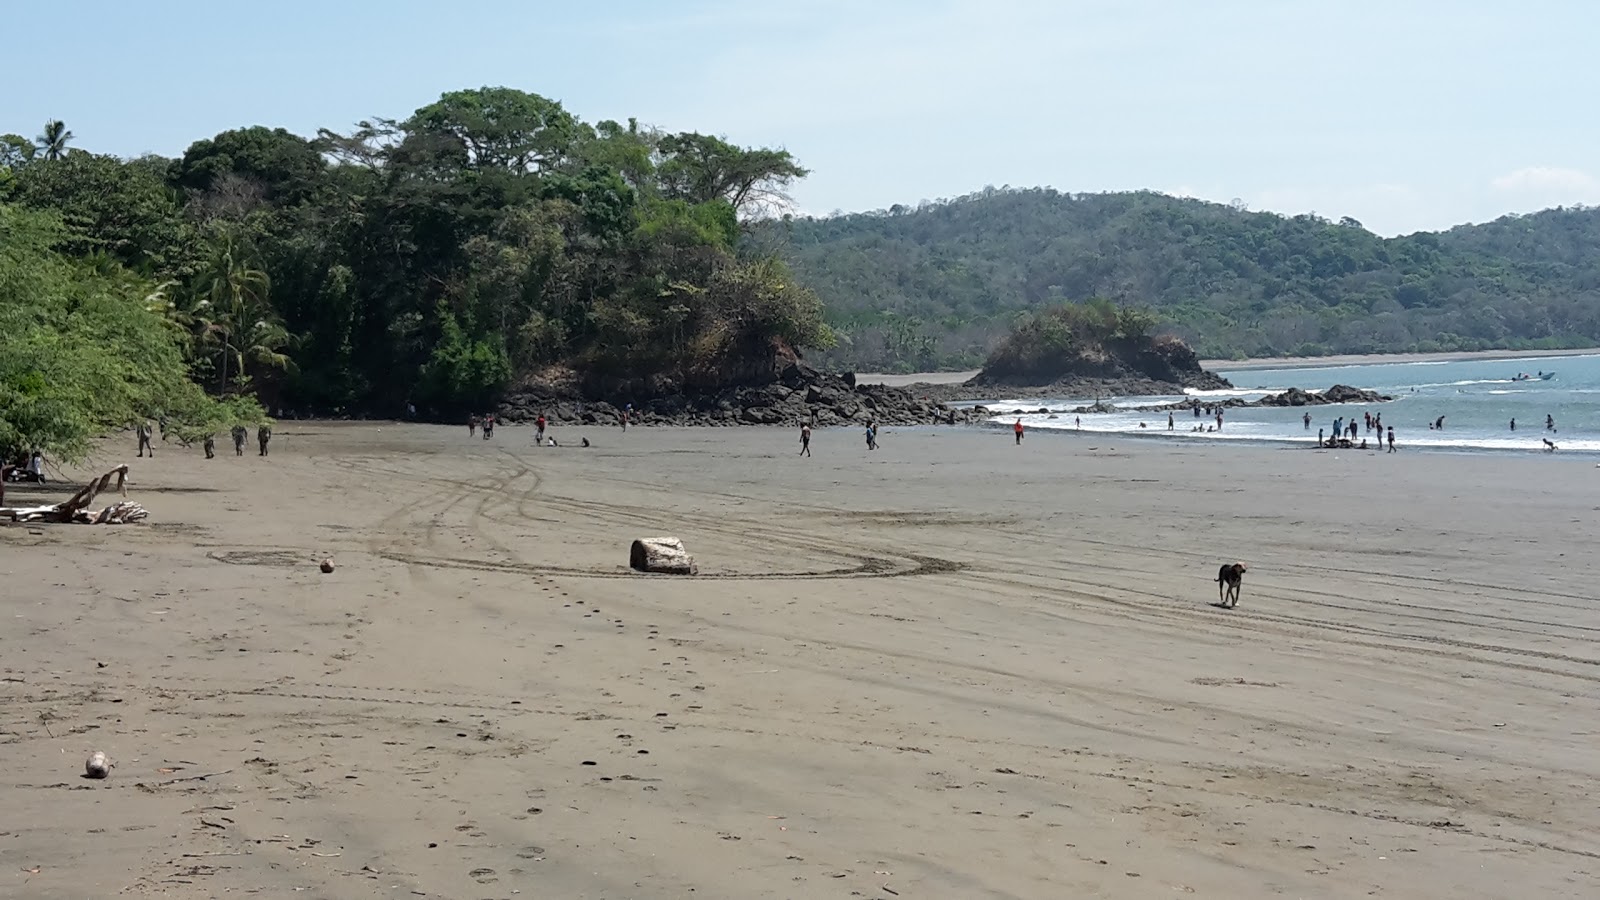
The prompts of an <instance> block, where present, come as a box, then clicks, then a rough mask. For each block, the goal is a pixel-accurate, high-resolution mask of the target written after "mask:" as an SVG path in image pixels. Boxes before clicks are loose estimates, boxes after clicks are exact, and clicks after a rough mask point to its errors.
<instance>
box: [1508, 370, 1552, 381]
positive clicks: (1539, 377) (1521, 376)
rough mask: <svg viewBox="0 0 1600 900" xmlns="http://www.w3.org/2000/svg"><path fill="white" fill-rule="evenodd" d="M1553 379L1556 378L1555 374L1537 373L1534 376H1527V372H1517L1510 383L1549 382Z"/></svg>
mask: <svg viewBox="0 0 1600 900" xmlns="http://www.w3.org/2000/svg"><path fill="white" fill-rule="evenodd" d="M1554 377H1556V373H1554V372H1539V373H1538V374H1536V375H1529V374H1528V373H1527V372H1518V373H1517V374H1516V376H1515V377H1513V378H1512V379H1511V380H1512V381H1549V380H1550V379H1552V378H1554Z"/></svg>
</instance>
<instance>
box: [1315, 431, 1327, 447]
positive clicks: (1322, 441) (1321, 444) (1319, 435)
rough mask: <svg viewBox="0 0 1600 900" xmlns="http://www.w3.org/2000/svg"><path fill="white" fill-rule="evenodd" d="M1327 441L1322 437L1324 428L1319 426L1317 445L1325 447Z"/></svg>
mask: <svg viewBox="0 0 1600 900" xmlns="http://www.w3.org/2000/svg"><path fill="white" fill-rule="evenodd" d="M1327 443H1328V442H1327V441H1325V440H1323V438H1322V429H1321V428H1318V429H1317V446H1318V447H1324V446H1327Z"/></svg>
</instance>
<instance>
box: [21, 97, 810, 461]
mask: <svg viewBox="0 0 1600 900" xmlns="http://www.w3.org/2000/svg"><path fill="white" fill-rule="evenodd" d="M5 124H6V123H0V127H3V126H4V125H5ZM196 137H197V138H199V139H198V140H196V141H195V142H194V143H193V144H191V145H190V146H189V148H188V149H187V150H186V151H185V152H184V154H183V155H182V157H180V158H175V159H167V158H161V157H156V156H147V157H142V158H139V159H132V160H127V159H119V158H117V157H115V156H109V155H104V154H97V153H94V152H92V150H93V148H85V147H79V146H77V144H76V139H75V138H74V136H73V133H72V131H71V130H70V129H68V128H67V127H66V124H65V123H64V122H61V121H51V122H48V123H46V124H45V127H44V129H43V131H42V132H41V133H40V134H39V136H38V137H37V138H34V139H31V140H30V139H28V138H26V137H24V136H22V135H20V134H0V214H4V217H3V218H0V222H11V221H13V220H14V221H16V222H17V223H19V224H18V225H17V226H16V227H17V228H18V229H23V228H25V229H27V233H29V234H34V235H38V236H39V237H38V238H37V239H36V240H35V241H33V242H32V243H30V244H29V245H28V246H27V248H26V249H27V250H28V252H29V253H30V254H31V255H30V256H29V258H28V259H27V260H25V262H27V264H28V265H29V266H30V267H32V268H33V269H37V270H39V271H47V270H49V271H54V270H55V268H62V267H65V268H68V269H72V268H74V267H81V268H87V269H93V270H94V272H96V273H102V274H103V273H105V272H107V271H111V270H113V269H114V270H115V274H116V276H117V278H118V279H120V280H119V281H118V285H119V286H120V287H119V289H118V291H117V292H116V298H117V299H119V300H120V301H121V303H122V305H123V306H128V307H130V308H129V309H119V314H120V313H127V314H128V315H130V316H133V315H134V312H133V311H131V307H132V306H139V307H140V309H141V310H143V312H144V313H146V314H147V317H151V316H153V317H158V318H159V319H160V320H161V322H162V323H164V327H166V328H167V329H168V331H169V332H170V333H171V334H172V335H173V336H174V339H176V340H180V342H181V344H182V351H183V352H182V354H181V355H177V356H174V357H172V360H173V361H175V364H177V365H180V366H182V367H183V368H184V369H186V370H187V373H188V374H189V376H190V377H191V378H192V379H193V380H194V381H196V382H197V383H199V384H201V385H204V386H205V387H206V389H207V390H208V391H210V392H211V393H212V394H214V395H216V396H221V397H239V396H248V395H251V394H258V395H259V396H261V398H262V399H263V400H264V401H266V402H267V405H269V406H270V407H273V408H283V407H289V408H292V409H296V410H301V411H314V412H322V413H338V412H350V413H361V412H378V413H386V414H393V413H396V412H401V411H404V410H406V409H407V406H408V405H411V404H414V405H415V406H416V407H417V409H418V410H419V412H420V413H421V414H422V415H434V416H441V417H442V416H451V417H464V416H465V414H466V412H467V411H469V410H476V411H479V412H482V411H485V410H487V409H489V408H490V407H491V406H492V404H493V403H494V402H495V401H496V400H497V399H498V398H499V397H500V396H501V395H502V394H503V392H504V391H505V389H506V388H507V387H510V386H513V385H514V384H515V383H516V381H517V379H518V378H520V377H523V376H526V375H529V374H532V373H540V372H549V371H557V372H560V373H565V374H567V375H570V376H571V379H572V380H573V381H576V382H579V383H581V387H582V389H583V390H585V391H589V392H593V393H596V394H601V395H606V396H617V395H619V394H628V393H635V392H638V393H670V392H671V391H673V390H677V389H681V388H683V387H685V386H691V387H697V386H703V385H709V386H713V387H715V386H719V385H722V384H724V383H727V382H730V381H737V380H740V379H741V378H751V377H758V376H760V375H761V374H762V373H763V372H764V371H765V372H767V373H768V374H770V371H771V370H772V369H773V368H774V366H775V365H777V364H778V363H780V362H783V361H787V360H791V359H792V358H793V355H794V352H795V351H796V350H797V349H799V348H807V347H818V346H826V345H827V344H828V343H829V342H830V341H831V339H832V335H831V332H829V331H828V329H827V328H826V327H825V326H824V325H823V322H822V309H821V306H820V304H819V303H818V302H817V300H816V297H815V296H813V295H812V294H811V293H810V292H809V291H807V290H805V288H804V286H803V285H802V284H800V283H798V282H797V281H796V280H795V279H794V278H793V277H792V276H791V275H790V273H789V271H788V269H787V267H786V266H785V265H784V263H783V262H782V260H780V259H778V258H776V257H775V256H774V255H773V254H772V253H770V252H763V251H761V250H759V249H750V250H747V251H744V252H740V251H739V250H738V248H737V244H738V242H739V239H740V236H741V234H742V233H743V231H744V229H745V225H746V223H747V222H748V221H750V220H752V219H757V218H760V213H761V211H762V210H763V209H764V208H766V207H768V206H770V205H771V203H772V202H773V201H774V200H776V199H778V198H779V197H781V195H782V191H783V190H784V188H785V187H786V186H787V185H789V184H791V183H792V182H793V181H795V180H796V179H799V178H802V177H804V176H805V175H806V170H805V169H804V168H803V167H801V165H800V164H799V162H798V161H796V160H795V159H793V158H792V157H791V156H790V154H789V153H788V152H787V151H784V150H781V149H769V148H761V147H754V148H746V147H738V146H734V145H732V144H729V143H728V142H726V141H724V140H722V139H720V138H718V137H715V136H713V135H709V134H702V133H698V132H678V133H671V132H665V131H661V130H659V129H654V128H651V127H648V126H643V125H640V124H639V123H637V122H635V121H633V120H629V121H628V122H627V123H626V124H623V123H619V122H615V121H610V120H607V121H601V122H598V123H589V122H585V121H583V120H581V119H579V118H577V117H576V116H575V115H573V114H572V113H570V112H568V111H567V110H566V109H565V108H563V107H562V105H561V104H560V103H559V102H558V101H556V100H552V99H549V98H546V97H542V96H539V95H537V94H531V93H527V92H524V91H520V90H515V89H511V88H502V87H484V88H475V89H468V90H461V91H452V92H449V93H446V94H444V95H442V96H440V97H439V98H438V99H437V100H434V101H432V102H430V103H427V104H426V105H424V106H422V107H420V108H418V109H417V110H416V111H415V112H413V113H412V114H410V115H409V116H407V117H406V118H404V119H382V118H374V119H372V120H369V121H363V122H360V123H357V125H356V126H355V127H354V128H352V129H347V130H338V131H335V130H332V129H321V130H319V131H318V133H317V134H315V135H296V134H292V133H290V132H288V131H285V130H283V129H281V128H279V129H273V128H266V127H248V128H241V129H236V130H230V131H225V132H222V133H220V134H217V135H214V136H211V137H201V136H199V135H197V136H196ZM0 236H3V233H0ZM52 267H54V268H52ZM73 274H74V275H77V274H82V273H73ZM6 275H7V273H6V272H4V271H0V288H4V287H5V286H6V284H7V283H8V279H7V278H6ZM58 280H59V281H60V282H61V283H62V284H73V283H75V282H73V281H72V280H71V279H70V278H68V277H67V276H65V275H63V276H62V277H61V278H60V279H58ZM80 280H81V279H80ZM95 283H96V284H98V283H99V282H95ZM63 292H65V288H63ZM8 297H14V298H15V304H18V305H16V306H12V305H8V304H7V303H6V302H5V301H7V298H8ZM145 297H150V298H156V299H155V300H152V301H150V302H148V303H146V302H143V301H142V299H141V298H145ZM25 300H26V298H24V297H22V296H21V294H20V293H17V294H11V295H8V294H4V293H0V323H4V322H9V321H17V322H29V323H31V324H30V325H29V327H30V329H31V331H30V335H31V336H32V337H34V338H37V340H35V341H34V343H35V344H37V345H40V346H42V345H44V344H46V343H48V342H49V341H53V340H59V339H60V337H61V333H60V328H59V327H57V325H56V324H54V323H48V322H39V321H37V318H38V317H37V316H34V317H32V318H30V313H29V311H28V310H27V309H26V308H24V307H25ZM63 307H64V308H68V307H69V305H68V304H67V303H66V301H63ZM145 307H148V309H145ZM12 314H14V317H12V318H8V316H11V315H12ZM130 365H131V364H130ZM41 377H42V376H39V373H38V372H35V371H33V370H32V369H29V368H26V367H20V366H17V365H11V366H7V365H5V364H4V362H3V361H0V423H5V422H13V421H15V420H16V419H15V417H16V416H18V415H20V413H16V412H14V409H19V408H20V406H14V405H13V404H12V403H11V400H9V399H8V398H11V397H17V396H23V395H24V391H23V388H24V387H26V386H27V385H30V384H35V383H38V382H40V380H41ZM68 380H70V379H67V378H66V377H65V376H63V377H61V378H55V379H53V380H52V381H51V383H57V384H59V383H64V382H66V381H68ZM19 385H21V386H22V387H19ZM30 402H32V401H30ZM19 403H20V401H19ZM155 403H156V401H155V400H153V399H143V400H141V401H140V403H139V404H137V406H138V407H139V408H137V409H134V408H131V407H130V408H125V409H120V411H119V413H118V415H117V416H112V415H110V414H108V413H105V412H97V413H95V415H94V416H93V417H92V418H93V419H94V420H95V421H97V422H100V423H101V424H105V423H107V422H108V421H116V420H117V419H118V418H119V417H120V416H121V414H123V413H126V414H127V417H128V418H132V417H133V416H134V415H146V416H151V415H155V414H156V413H157V412H158V410H156V409H152V408H150V407H151V405H152V404H155ZM124 406H125V407H126V406H129V404H124ZM121 420H122V421H126V420H127V418H123V419H121ZM4 436H5V432H4V431H0V438H4ZM9 440H10V442H11V443H13V444H15V445H17V446H24V447H25V446H29V445H30V444H29V442H30V441H38V442H40V443H43V444H45V446H46V447H47V448H52V447H56V446H57V445H58V444H59V445H60V446H62V447H65V446H67V445H66V444H65V443H64V442H61V441H56V442H55V443H52V440H54V439H47V438H45V437H43V436H39V435H36V434H35V433H34V431H29V430H17V431H16V432H15V435H14V436H13V437H11V438H10V439H9ZM4 449H6V448H5V447H4V445H3V444H0V450H4Z"/></svg>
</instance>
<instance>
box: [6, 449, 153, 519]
mask: <svg viewBox="0 0 1600 900" xmlns="http://www.w3.org/2000/svg"><path fill="white" fill-rule="evenodd" d="M113 475H115V476H117V484H116V487H115V488H114V490H116V491H117V492H118V493H120V494H122V496H123V497H127V496H128V467H127V465H126V464H124V465H120V466H117V467H116V468H115V469H112V470H111V471H109V472H107V473H105V474H104V475H101V476H100V477H99V478H97V479H95V480H93V481H91V482H89V483H88V484H86V485H84V486H83V489H82V490H80V491H78V492H77V493H76V494H73V495H72V499H70V500H67V501H65V502H62V503H57V504H54V505H51V506H33V507H0V518H4V519H10V520H11V521H13V522H41V521H42V522H63V523H67V522H76V523H79V524H83V525H126V524H130V523H133V522H138V521H141V520H143V519H145V518H148V517H149V515H150V513H149V511H147V510H146V509H145V508H144V507H143V506H140V505H139V504H137V503H133V502H130V501H128V500H126V499H124V500H122V501H121V502H118V503H113V504H112V505H110V506H108V507H106V508H105V509H102V510H100V511H99V512H98V513H91V512H89V511H88V508H89V504H91V503H93V502H94V498H95V497H97V496H99V495H100V493H101V492H102V491H104V490H106V489H107V488H108V487H110V485H111V476H113Z"/></svg>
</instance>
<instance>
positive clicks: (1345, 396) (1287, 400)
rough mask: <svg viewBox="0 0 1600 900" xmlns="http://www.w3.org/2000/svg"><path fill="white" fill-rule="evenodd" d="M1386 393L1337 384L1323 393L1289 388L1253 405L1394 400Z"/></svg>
mask: <svg viewBox="0 0 1600 900" xmlns="http://www.w3.org/2000/svg"><path fill="white" fill-rule="evenodd" d="M1393 399H1394V398H1393V397H1390V396H1388V395H1386V394H1380V393H1378V392H1377V391H1369V390H1367V389H1365V388H1355V387H1351V386H1350V385H1348V384H1336V385H1334V386H1333V387H1331V388H1328V389H1327V390H1325V391H1323V392H1322V393H1320V394H1319V393H1314V392H1312V391H1303V390H1301V389H1300V388H1289V389H1288V390H1287V391H1284V392H1283V393H1281V394H1272V395H1271V396H1267V397H1262V398H1261V399H1260V400H1257V401H1256V402H1255V403H1254V404H1252V405H1253V406H1326V405H1327V404H1329V403H1385V402H1388V401H1390V400H1393Z"/></svg>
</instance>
